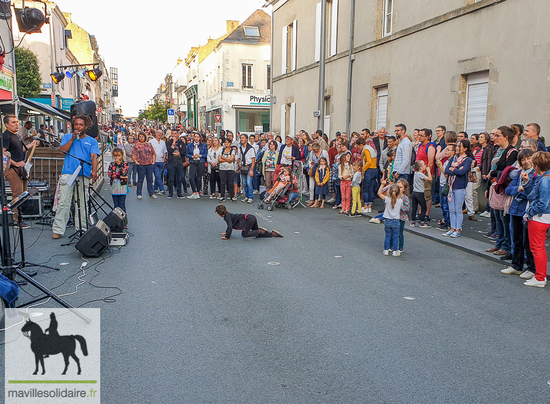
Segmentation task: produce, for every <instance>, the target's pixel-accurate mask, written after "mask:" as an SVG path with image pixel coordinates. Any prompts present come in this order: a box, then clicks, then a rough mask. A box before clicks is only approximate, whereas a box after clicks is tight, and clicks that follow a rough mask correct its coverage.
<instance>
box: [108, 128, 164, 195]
mask: <svg viewBox="0 0 550 404" xmlns="http://www.w3.org/2000/svg"><path fill="white" fill-rule="evenodd" d="M163 135H164V133H163V132H162V130H160V129H158V130H156V131H155V138H154V139H151V140H149V143H150V144H151V146H153V149H155V183H154V184H153V192H155V193H156V194H161V195H164V183H163V181H162V174H163V171H164V162H165V161H166V154H167V153H168V151H167V150H166V143H165V142H164V140H162V136H163ZM118 136H119V137H120V136H121V135H120V133H119V134H118Z"/></svg>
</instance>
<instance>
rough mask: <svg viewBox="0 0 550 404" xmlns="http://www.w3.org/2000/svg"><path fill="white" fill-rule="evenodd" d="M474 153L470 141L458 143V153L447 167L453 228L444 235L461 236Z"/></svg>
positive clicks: (448, 197) (464, 140) (450, 214)
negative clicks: (463, 211)
mask: <svg viewBox="0 0 550 404" xmlns="http://www.w3.org/2000/svg"><path fill="white" fill-rule="evenodd" d="M473 159H474V158H473V155H472V152H471V151H470V142H469V141H468V140H466V139H463V140H459V141H458V142H457V143H456V154H455V156H454V157H453V158H451V159H450V160H449V164H448V165H447V168H446V169H445V174H447V181H448V184H449V194H448V196H447V199H448V201H449V216H450V220H451V229H450V230H449V231H448V232H447V233H444V234H443V235H444V236H450V237H453V238H456V237H460V236H461V232H462V221H463V213H462V205H463V203H464V198H465V197H466V187H467V185H468V182H469V173H470V169H471V167H472V163H473Z"/></svg>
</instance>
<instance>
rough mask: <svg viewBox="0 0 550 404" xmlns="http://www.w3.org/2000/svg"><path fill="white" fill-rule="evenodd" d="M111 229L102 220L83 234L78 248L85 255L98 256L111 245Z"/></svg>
mask: <svg viewBox="0 0 550 404" xmlns="http://www.w3.org/2000/svg"><path fill="white" fill-rule="evenodd" d="M111 238H112V237H111V230H110V229H109V226H107V225H106V224H105V223H103V222H102V221H101V220H100V221H98V222H97V223H96V225H95V226H93V227H91V228H89V229H88V231H87V232H86V233H84V234H83V235H82V237H81V238H80V240H78V243H76V249H77V250H78V251H80V252H81V253H82V255H84V256H85V257H89V258H97V257H99V256H100V255H101V254H103V252H104V251H105V250H106V249H107V247H109V246H110V245H111Z"/></svg>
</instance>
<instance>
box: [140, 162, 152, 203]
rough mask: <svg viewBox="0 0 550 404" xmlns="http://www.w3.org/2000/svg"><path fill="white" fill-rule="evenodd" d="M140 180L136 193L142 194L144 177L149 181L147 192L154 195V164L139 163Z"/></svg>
mask: <svg viewBox="0 0 550 404" xmlns="http://www.w3.org/2000/svg"><path fill="white" fill-rule="evenodd" d="M137 170H138V182H137V189H136V195H138V196H139V195H141V191H142V189H143V179H144V178H145V180H146V181H147V192H148V193H149V196H151V195H153V171H154V170H155V166H154V165H153V164H147V165H145V166H144V165H138V166H137Z"/></svg>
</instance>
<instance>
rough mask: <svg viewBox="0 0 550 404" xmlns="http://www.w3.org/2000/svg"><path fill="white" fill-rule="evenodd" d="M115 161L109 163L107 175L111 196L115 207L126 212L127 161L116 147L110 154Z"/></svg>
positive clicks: (127, 191)
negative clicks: (109, 180)
mask: <svg viewBox="0 0 550 404" xmlns="http://www.w3.org/2000/svg"><path fill="white" fill-rule="evenodd" d="M112 156H113V158H114V159H115V161H112V162H111V164H109V170H108V175H109V178H110V179H111V197H112V198H113V205H114V206H115V208H120V209H122V210H123V211H124V213H126V195H127V194H128V193H129V192H130V188H128V171H129V166H128V163H127V162H126V161H123V160H124V152H123V151H122V149H120V148H118V147H116V148H115V149H114V150H113V154H112Z"/></svg>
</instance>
